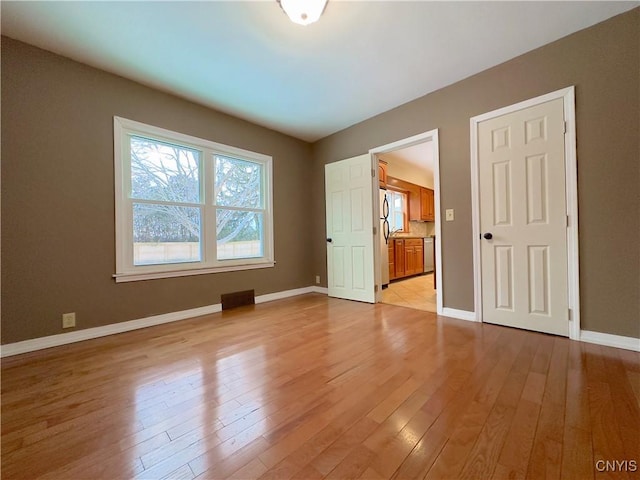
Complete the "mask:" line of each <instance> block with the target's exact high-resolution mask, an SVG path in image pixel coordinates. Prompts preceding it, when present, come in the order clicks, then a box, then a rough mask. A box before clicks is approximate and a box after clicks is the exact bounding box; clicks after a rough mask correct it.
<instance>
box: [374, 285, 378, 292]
mask: <svg viewBox="0 0 640 480" xmlns="http://www.w3.org/2000/svg"><path fill="white" fill-rule="evenodd" d="M373 291H374V292H375V293H378V285H374V286H373Z"/></svg>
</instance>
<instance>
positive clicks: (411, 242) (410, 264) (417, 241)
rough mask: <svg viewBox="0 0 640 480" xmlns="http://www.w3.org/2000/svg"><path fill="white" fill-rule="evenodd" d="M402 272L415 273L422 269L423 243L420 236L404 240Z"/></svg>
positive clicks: (406, 273) (406, 274) (407, 274)
mask: <svg viewBox="0 0 640 480" xmlns="http://www.w3.org/2000/svg"><path fill="white" fill-rule="evenodd" d="M404 258H405V261H404V274H405V276H409V275H417V274H419V273H422V272H423V271H424V244H423V240H422V239H421V238H411V239H407V240H405V241H404Z"/></svg>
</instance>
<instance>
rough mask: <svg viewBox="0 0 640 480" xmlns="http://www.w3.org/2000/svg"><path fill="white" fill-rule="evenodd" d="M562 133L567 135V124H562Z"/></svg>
mask: <svg viewBox="0 0 640 480" xmlns="http://www.w3.org/2000/svg"><path fill="white" fill-rule="evenodd" d="M562 133H567V122H562Z"/></svg>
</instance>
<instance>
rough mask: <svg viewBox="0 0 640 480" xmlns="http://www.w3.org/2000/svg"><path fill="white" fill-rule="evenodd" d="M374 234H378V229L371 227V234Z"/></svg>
mask: <svg viewBox="0 0 640 480" xmlns="http://www.w3.org/2000/svg"><path fill="white" fill-rule="evenodd" d="M376 233H378V229H377V228H376V227H373V234H374V235H375V234H376Z"/></svg>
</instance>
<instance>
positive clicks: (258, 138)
mask: <svg viewBox="0 0 640 480" xmlns="http://www.w3.org/2000/svg"><path fill="white" fill-rule="evenodd" d="M639 27H640V9H635V10H634V11H632V12H630V13H626V14H624V15H621V16H619V17H616V18H614V19H611V20H609V21H607V22H604V23H602V24H599V25H596V26H595V27H592V28H590V29H587V30H584V31H582V32H578V33H576V34H574V35H572V36H570V37H567V38H565V39H562V40H560V41H558V42H555V43H553V44H550V45H547V46H545V47H543V48H540V49H538V50H535V51H533V52H530V53H528V54H526V55H523V56H521V57H518V58H516V59H513V60H511V61H509V62H507V63H505V64H502V65H499V66H497V67H495V68H492V69H490V70H487V71H485V72H482V73H480V74H478V75H475V76H473V77H470V78H468V79H466V80H463V81H461V82H459V83H456V84H454V85H451V86H449V87H447V88H444V89H442V90H439V91H437V92H434V93H432V94H429V95H427V96H425V97H422V98H420V99H417V100H415V101H413V102H411V103H408V104H406V105H403V106H401V107H398V108H396V109H394V110H391V111H389V112H386V113H384V114H382V115H379V116H377V117H374V118H371V119H369V120H367V121H365V122H362V123H360V124H358V125H355V126H353V127H351V128H349V129H346V130H344V131H342V132H339V133H337V134H335V135H332V136H330V137H328V138H326V139H323V140H321V141H319V142H316V143H315V144H314V145H309V144H307V143H305V142H302V141H299V140H295V139H293V138H291V137H287V136H285V135H282V134H279V133H276V132H273V131H270V130H268V129H265V128H261V127H258V126H256V125H253V124H251V123H248V122H245V121H242V120H239V119H236V118H234V117H230V116H228V115H224V114H222V113H218V112H215V111H212V110H210V109H207V108H204V107H201V106H198V105H195V104H193V103H190V102H188V101H185V100H182V99H180V98H177V97H174V96H171V95H167V94H164V93H161V92H158V91H156V90H153V89H151V88H147V87H144V86H142V85H140V84H137V83H134V82H132V81H129V80H125V79H123V78H121V77H117V76H114V75H111V74H108V73H105V72H102V71H100V70H96V69H93V68H90V67H87V66H84V65H81V64H78V63H76V62H73V61H71V60H68V59H65V58H62V57H59V56H57V55H54V54H51V53H47V52H45V51H43V50H39V49H37V48H34V47H31V46H28V45H25V44H23V43H20V42H16V41H14V40H11V39H8V38H5V37H3V38H2V65H1V66H2V78H1V81H2V83H1V87H2V113H1V114H2V119H1V120H2V143H1V148H2V151H1V154H2V212H1V213H2V237H3V238H2V339H1V342H2V343H3V344H4V343H11V342H17V341H20V340H26V339H30V338H37V337H42V336H46V335H52V334H57V333H62V329H61V314H62V313H63V312H70V311H75V312H77V315H78V320H77V321H78V328H89V327H96V326H101V325H107V324H111V323H117V322H122V321H126V320H132V319H137V318H142V317H145V316H149V315H156V314H161V313H167V312H173V311H178V310H184V309H189V308H194V307H199V306H204V305H210V304H214V303H218V302H219V301H220V294H221V293H226V292H232V291H237V290H243V289H250V288H254V289H255V290H256V293H257V294H264V293H270V292H276V291H282V290H287V289H292V288H298V287H304V286H308V285H311V284H312V283H313V279H314V277H315V275H320V276H321V279H322V281H323V284H325V285H326V258H325V254H326V247H325V240H324V239H325V226H324V218H325V216H324V164H325V163H328V162H333V161H336V160H340V159H342V158H347V157H351V156H354V155H358V154H361V153H364V152H366V151H367V150H368V149H370V148H373V147H376V146H380V145H384V144H387V143H390V142H393V141H396V140H399V139H402V138H406V137H409V136H411V135H414V134H418V133H422V132H425V131H428V130H431V129H434V128H439V129H440V162H441V165H440V169H441V194H442V209H445V208H455V210H456V221H455V222H446V223H443V232H442V236H443V240H444V252H443V255H444V259H443V260H444V269H443V273H444V284H445V289H446V295H445V297H444V305H445V306H447V307H450V308H457V309H461V310H472V309H473V282H472V243H471V242H472V240H471V198H470V188H469V184H470V170H469V118H470V117H472V116H474V115H478V114H481V113H484V112H487V111H490V110H494V109H496V108H499V107H502V106H505V105H510V104H513V103H516V102H519V101H521V100H525V99H528V98H532V97H535V96H537V95H541V94H544V93H547V92H550V91H553V90H557V89H559V88H563V87H566V86H568V85H576V96H577V101H576V112H577V131H578V169H579V172H578V176H579V178H578V183H579V185H578V188H579V208H580V269H581V272H580V274H581V275H580V277H581V280H580V284H581V294H582V305H581V307H582V326H583V328H584V329H587V330H594V331H600V332H606V333H611V334H617V335H626V336H634V337H640V298H639V297H640V273H639V272H640V246H639V245H640V188H639V187H640V146H639V143H638V139H639V133H640V108H639V102H640V98H639V96H640V81H639V74H640V65H639V59H640V52H639V46H640V38H639V34H638V31H639V29H640V28H639ZM114 115H118V116H122V117H125V118H130V119H132V120H137V121H141V122H145V123H149V124H153V125H157V126H160V127H163V128H168V129H172V130H175V131H179V132H183V133H186V134H189V135H195V136H199V137H203V138H207V139H210V140H213V141H216V142H220V143H225V144H228V145H234V146H237V147H240V148H245V149H248V150H253V151H257V152H260V153H265V154H268V155H272V156H273V158H274V210H275V254H276V260H277V266H276V267H275V268H273V269H264V270H254V271H251V272H235V273H225V274H215V275H202V276H192V277H182V278H174V279H166V280H151V281H143V282H131V283H121V284H116V283H115V282H114V281H113V279H112V278H111V275H112V274H113V272H114V265H115V258H114V255H115V254H114V252H115V246H114V220H113V216H114V198H113V195H114V192H113V189H114V186H113V143H112V142H113V134H112V128H113V127H112V121H113V116H114ZM310 193H311V195H310Z"/></svg>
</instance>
